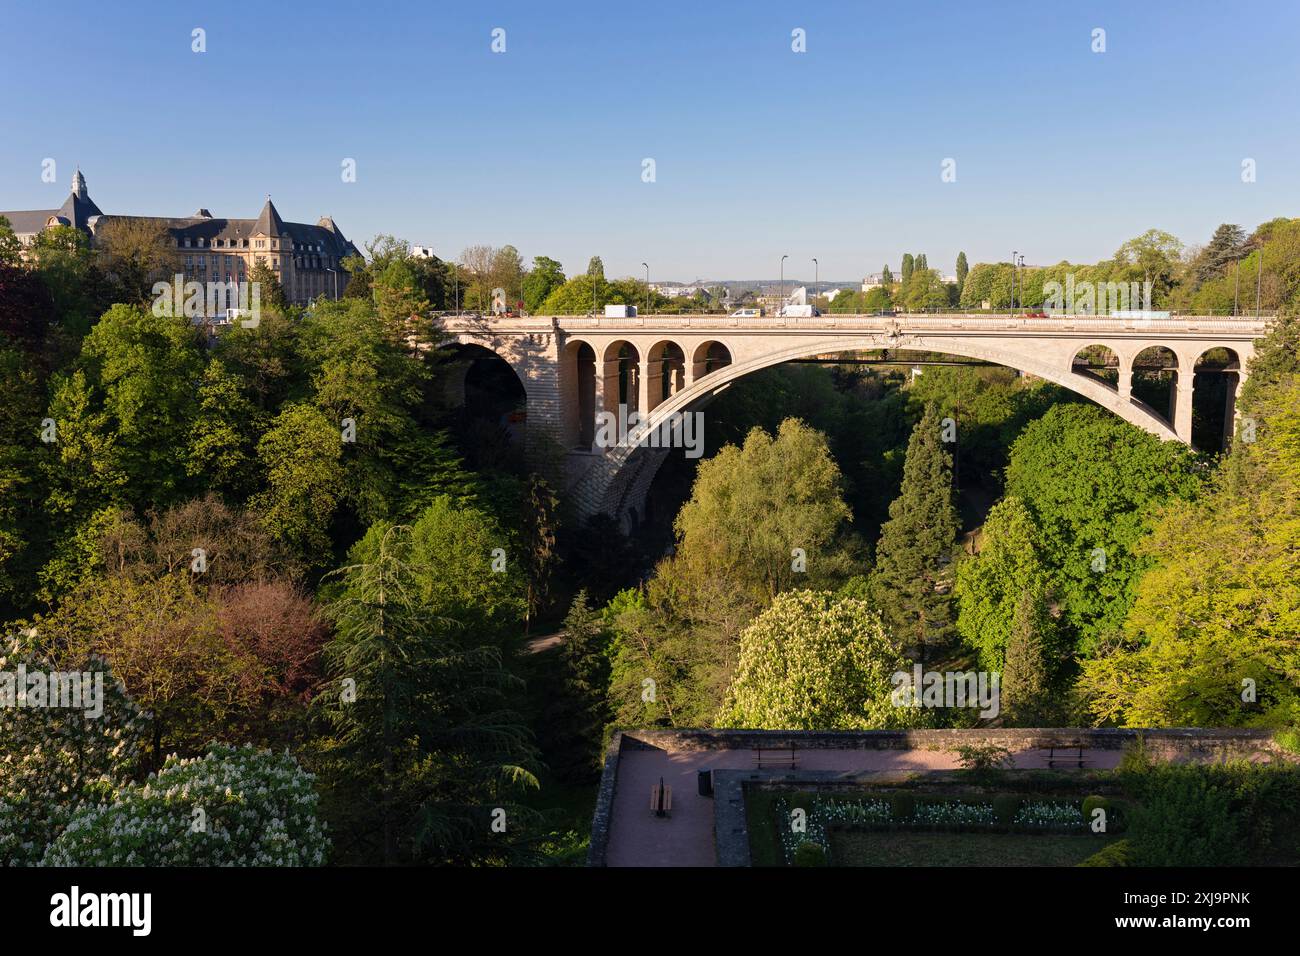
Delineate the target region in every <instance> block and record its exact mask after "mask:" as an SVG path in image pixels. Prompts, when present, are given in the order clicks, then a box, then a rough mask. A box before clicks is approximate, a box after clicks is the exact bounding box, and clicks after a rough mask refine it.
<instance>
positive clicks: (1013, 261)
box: [1011, 249, 1017, 315]
mask: <svg viewBox="0 0 1300 956" xmlns="http://www.w3.org/2000/svg"><path fill="white" fill-rule="evenodd" d="M1016 255H1017V253H1016V250H1014V249H1012V250H1011V312H1012V314H1013V315H1014V314H1015V311H1016Z"/></svg>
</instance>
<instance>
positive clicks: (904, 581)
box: [871, 405, 959, 663]
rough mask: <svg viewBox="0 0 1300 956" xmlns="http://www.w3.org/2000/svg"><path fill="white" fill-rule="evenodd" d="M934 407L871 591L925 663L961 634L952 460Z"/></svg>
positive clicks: (906, 473) (912, 447) (883, 542)
mask: <svg viewBox="0 0 1300 956" xmlns="http://www.w3.org/2000/svg"><path fill="white" fill-rule="evenodd" d="M942 437H943V436H942V433H941V425H940V422H939V415H938V412H937V410H936V409H935V407H934V406H933V405H927V406H926V410H925V414H924V416H922V418H921V420H920V421H919V422H917V424H916V428H915V429H913V431H912V437H911V440H910V441H909V442H908V444H907V458H906V460H905V462H904V465H903V485H902V489H901V490H900V492H899V495H898V497H897V498H895V499H894V502H893V504H891V505H890V506H889V520H888V521H886V522H885V524H884V527H882V528H881V530H880V543H879V544H878V545H877V547H876V566H875V569H874V571H873V572H872V576H871V591H872V594H873V595H874V596H875V599H876V602H877V605H878V606H879V607H880V609H881V613H882V616H883V618H884V620H885V625H886V627H887V628H888V629H889V632H890V633H891V634H892V635H894V637H895V638H896V639H898V640H900V641H902V642H903V643H904V644H905V645H907V646H910V647H913V648H915V649H916V651H917V652H918V653H919V654H920V656H921V662H922V663H924V662H925V655H926V649H927V648H928V647H932V646H936V645H940V644H943V643H945V642H946V641H947V640H948V639H949V637H950V636H951V633H952V630H953V609H952V596H951V594H950V593H948V592H949V586H950V582H949V576H950V569H951V563H952V549H953V545H954V543H955V541H956V537H957V530H958V527H959V523H958V519H957V509H956V508H955V507H954V506H953V493H952V458H951V456H950V455H949V454H948V452H947V451H946V450H945V449H944V447H943V442H942Z"/></svg>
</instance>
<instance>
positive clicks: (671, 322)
mask: <svg viewBox="0 0 1300 956" xmlns="http://www.w3.org/2000/svg"><path fill="white" fill-rule="evenodd" d="M1273 318H1274V317H1273V316H1271V315H1269V316H1264V315H1261V316H1260V317H1259V318H1255V316H1253V315H1251V316H1242V315H1237V316H1229V315H1222V314H1219V315H1216V314H1213V313H1204V314H1197V315H1179V314H1177V313H1171V314H1169V316H1168V317H1167V318H1166V317H1164V316H1161V317H1159V318H1154V317H1153V318H1146V317H1141V316H1133V315H1128V316H1123V317H1120V316H1101V315H1092V314H1084V315H1042V314H1024V313H1006V312H1004V313H990V312H914V313H897V314H892V315H891V314H879V313H877V314H871V315H854V314H848V313H827V314H823V315H819V316H780V315H758V316H731V315H700V314H694V315H690V314H668V315H639V316H632V317H628V318H613V317H606V316H601V315H566V316H527V317H522V318H521V317H513V316H512V317H502V318H496V317H489V316H469V315H461V316H445V317H443V322H444V323H445V324H447V325H450V326H456V327H467V328H469V327H479V328H484V329H487V328H491V329H493V330H498V331H509V330H517V331H520V332H526V331H538V330H544V329H550V328H555V327H562V328H564V329H567V330H570V331H575V330H579V329H591V330H609V331H637V330H641V329H662V330H700V331H706V330H725V329H744V330H749V331H761V330H764V329H783V330H788V331H809V332H813V331H819V332H820V331H833V330H838V329H843V330H846V331H876V332H887V331H889V330H891V329H896V328H897V329H904V328H905V329H913V330H915V329H920V330H925V329H931V330H934V331H966V330H969V331H1009V330H1019V331H1024V332H1059V331H1077V332H1089V331H1095V332H1098V333H1103V332H1141V331H1144V330H1151V331H1178V332H1196V331H1200V332H1227V333H1232V334H1238V335H1240V334H1242V333H1251V334H1256V333H1260V332H1262V331H1263V330H1264V329H1266V328H1267V327H1268V325H1269V324H1270V323H1271V322H1272V320H1273Z"/></svg>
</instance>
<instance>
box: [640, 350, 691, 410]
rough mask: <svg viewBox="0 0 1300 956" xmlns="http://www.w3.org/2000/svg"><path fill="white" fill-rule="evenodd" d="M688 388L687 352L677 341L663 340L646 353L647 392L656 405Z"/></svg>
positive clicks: (650, 406)
mask: <svg viewBox="0 0 1300 956" xmlns="http://www.w3.org/2000/svg"><path fill="white" fill-rule="evenodd" d="M685 388H686V353H685V352H683V351H682V347H681V346H680V345H678V344H677V343H676V342H670V341H663V342H658V343H656V344H655V345H653V346H651V348H650V351H649V352H647V353H646V392H647V397H648V404H649V407H648V408H647V409H646V411H648V412H649V411H653V410H654V409H655V407H656V406H657V405H659V404H661V403H662V402H664V401H666V400H667V399H669V398H671V397H672V396H674V395H676V394H677V393H678V392H680V391H682V390H683V389H685Z"/></svg>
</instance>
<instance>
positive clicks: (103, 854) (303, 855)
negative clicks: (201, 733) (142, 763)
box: [42, 744, 329, 866]
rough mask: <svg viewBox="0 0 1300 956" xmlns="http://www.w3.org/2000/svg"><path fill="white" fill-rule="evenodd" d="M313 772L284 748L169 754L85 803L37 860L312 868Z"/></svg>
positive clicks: (320, 830)
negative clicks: (145, 774)
mask: <svg viewBox="0 0 1300 956" xmlns="http://www.w3.org/2000/svg"><path fill="white" fill-rule="evenodd" d="M314 780H315V778H314V777H313V776H312V775H311V774H309V773H307V772H306V771H304V770H303V769H302V768H301V767H299V766H298V761H296V760H295V759H294V758H293V757H292V756H290V755H289V754H288V753H287V752H286V753H283V754H275V753H271V752H270V751H267V750H258V749H256V748H254V747H250V746H244V747H230V746H227V745H225V744H213V745H212V746H211V747H210V748H209V750H208V752H207V753H206V754H204V755H203V756H202V757H196V758H193V759H189V760H184V759H181V758H180V757H177V756H175V755H173V756H171V757H168V758H167V761H166V763H164V764H163V767H162V769H161V770H159V771H158V773H156V774H150V775H149V778H148V779H147V780H146V781H145V782H144V783H143V784H128V785H127V786H125V787H122V788H120V789H119V790H118V791H117V793H116V794H114V800H113V802H112V803H111V804H107V805H102V806H92V807H85V808H83V809H82V810H80V811H79V812H78V813H77V814H76V815H75V816H74V817H73V819H72V822H70V823H69V824H68V826H67V827H66V829H64V831H63V833H62V834H60V835H59V837H58V839H56V840H55V841H54V843H53V844H51V845H50V848H49V850H48V851H47V852H46V854H45V859H44V861H43V864H42V865H44V866H320V865H322V864H323V863H324V862H325V856H326V854H327V853H328V852H329V840H328V838H327V837H326V835H325V828H324V826H323V825H322V824H321V823H320V821H319V820H318V819H317V815H316V804H317V801H318V799H319V797H318V795H317V793H316V789H315V786H314Z"/></svg>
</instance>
